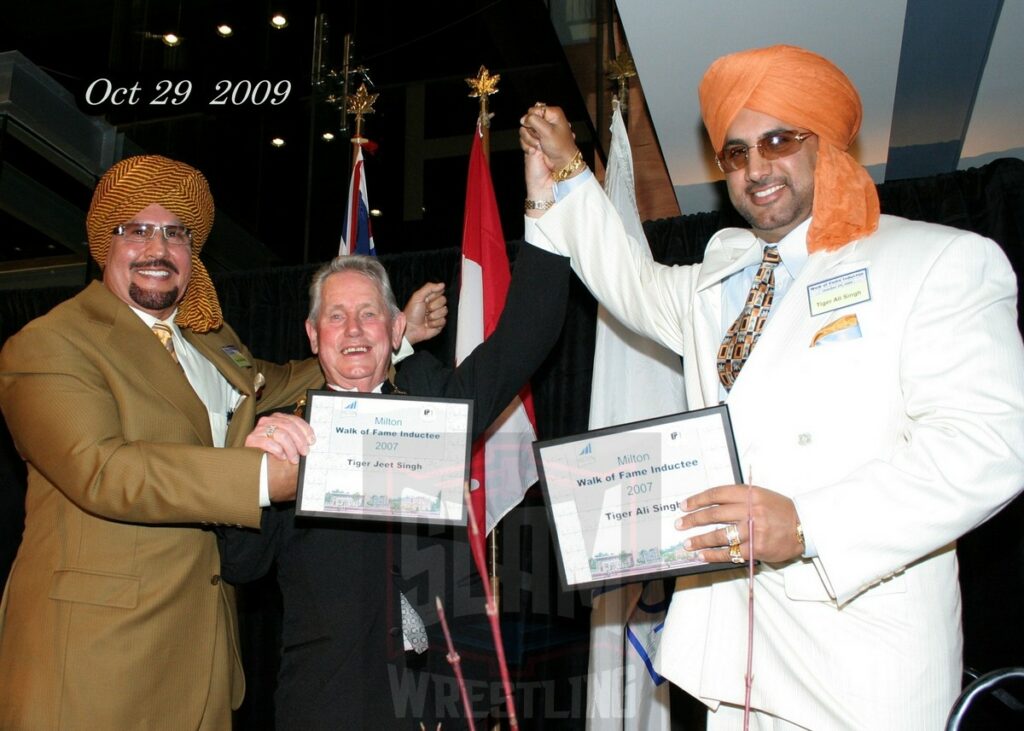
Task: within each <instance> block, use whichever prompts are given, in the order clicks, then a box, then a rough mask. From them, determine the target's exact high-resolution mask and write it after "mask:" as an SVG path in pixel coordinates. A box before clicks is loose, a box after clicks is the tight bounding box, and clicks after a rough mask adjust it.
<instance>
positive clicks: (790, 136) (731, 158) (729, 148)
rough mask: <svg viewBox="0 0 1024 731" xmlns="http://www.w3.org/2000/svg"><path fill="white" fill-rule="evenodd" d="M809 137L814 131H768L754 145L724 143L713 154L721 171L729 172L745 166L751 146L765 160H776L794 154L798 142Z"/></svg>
mask: <svg viewBox="0 0 1024 731" xmlns="http://www.w3.org/2000/svg"><path fill="white" fill-rule="evenodd" d="M809 137H814V132H797V131H796V130H793V129H786V130H782V131H780V132H769V133H768V134H766V135H765V136H764V137H762V138H761V139H759V140H758V141H757V143H756V144H754V145H726V146H725V147H723V148H722V151H721V152H719V153H718V154H717V155H715V162H717V163H718V169H719V170H721V171H722V172H723V173H731V172H734V171H736V170H742V169H743V168H745V167H746V166H747V164H748V163H749V162H750V148H751V147H756V148H757V151H758V152H759V153H760V154H761V157H763V158H764V159H765V160H778V159H779V158H780V157H789V156H790V155H793V154H795V153H796V152H797V151H798V150H799V149H800V144H801V143H802V142H803V141H804V140H806V139H807V138H809Z"/></svg>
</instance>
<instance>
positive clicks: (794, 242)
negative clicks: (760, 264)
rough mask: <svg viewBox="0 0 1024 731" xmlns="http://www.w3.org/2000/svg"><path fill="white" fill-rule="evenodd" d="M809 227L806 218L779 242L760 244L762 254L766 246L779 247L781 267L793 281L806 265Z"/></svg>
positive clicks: (809, 221)
mask: <svg viewBox="0 0 1024 731" xmlns="http://www.w3.org/2000/svg"><path fill="white" fill-rule="evenodd" d="M810 227H811V219H810V218H808V219H807V220H806V221H804V222H803V223H801V224H800V225H799V226H797V227H796V228H795V229H793V230H792V231H790V232H789V233H788V234H786V235H785V236H783V237H782V240H781V241H779V242H777V243H774V244H767V243H765V242H764V241H762V242H761V250H762V252H763V251H764V248H765V247H766V246H778V247H779V258H780V259H782V262H781V266H782V267H784V268H785V270H786V272H787V273H788V274H789V276H790V277H792V278H793V279H796V278H797V277H798V276H799V275H800V270H801V269H803V268H804V264H806V263H807V230H808V229H809V228H810Z"/></svg>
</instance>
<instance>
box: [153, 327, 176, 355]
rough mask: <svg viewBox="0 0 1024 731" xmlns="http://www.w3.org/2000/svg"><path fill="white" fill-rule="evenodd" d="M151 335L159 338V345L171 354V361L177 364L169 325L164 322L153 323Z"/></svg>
mask: <svg viewBox="0 0 1024 731" xmlns="http://www.w3.org/2000/svg"><path fill="white" fill-rule="evenodd" d="M153 333H154V334H155V335H156V336H157V337H158V338H160V344H161V345H163V346H164V348H165V349H166V350H167V352H168V353H170V354H171V359H172V360H173V361H174V362H175V363H177V362H178V354H177V353H175V352H174V336H173V334H172V333H171V327H170V325H168V324H167V323H164V322H154V323H153Z"/></svg>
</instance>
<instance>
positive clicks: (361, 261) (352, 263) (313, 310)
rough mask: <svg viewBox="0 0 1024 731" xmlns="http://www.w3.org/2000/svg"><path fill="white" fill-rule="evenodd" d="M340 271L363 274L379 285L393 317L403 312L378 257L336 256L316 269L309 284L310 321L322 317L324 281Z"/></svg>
mask: <svg viewBox="0 0 1024 731" xmlns="http://www.w3.org/2000/svg"><path fill="white" fill-rule="evenodd" d="M340 272H355V273H356V274H362V275H363V276H364V277H366V278H367V279H369V280H370V281H371V282H373V283H374V284H375V285H377V290H378V291H379V292H380V296H381V298H382V299H383V300H384V303H385V304H386V305H387V308H388V314H390V315H391V319H394V318H395V317H397V316H398V313H400V312H401V310H400V309H399V308H398V302H397V301H396V300H395V293H394V291H392V289H391V280H390V279H388V273H387V272H386V271H385V270H384V267H383V266H381V263H380V262H379V261H377V257H375V256H336V257H334V258H333V259H331V260H330V261H329V262H327V263H326V264H324V265H323V266H322V267H320V268H319V269H318V270H317V271H316V274H314V275H313V281H312V283H311V284H310V285H309V316H308V317H307V318H306V319H308V320H309V321H310V322H314V323H315V322H316V321H317V318H318V317H320V305H321V301H322V299H323V289H324V282H326V281H327V278H328V277H329V276H331V275H332V274H338V273H340Z"/></svg>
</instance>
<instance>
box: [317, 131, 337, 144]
mask: <svg viewBox="0 0 1024 731" xmlns="http://www.w3.org/2000/svg"><path fill="white" fill-rule="evenodd" d="M320 136H321V137H323V138H324V139H325V140H326V141H327V142H330V141H331V140H333V139H334V133H333V132H324V133H323V134H322V135H320Z"/></svg>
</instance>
